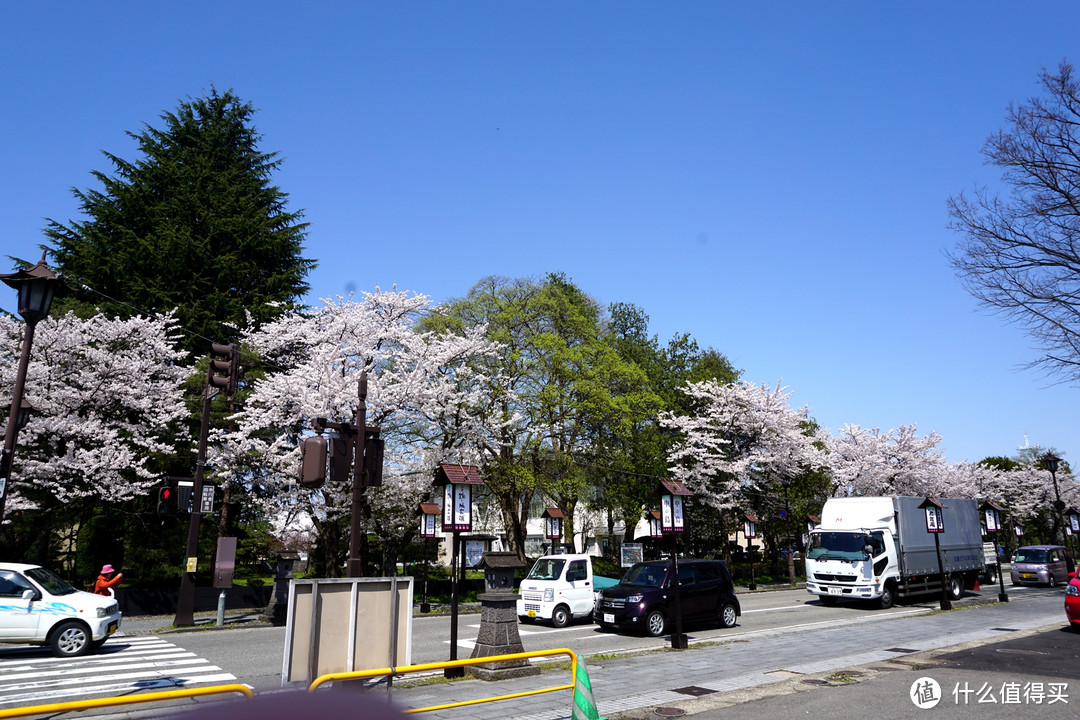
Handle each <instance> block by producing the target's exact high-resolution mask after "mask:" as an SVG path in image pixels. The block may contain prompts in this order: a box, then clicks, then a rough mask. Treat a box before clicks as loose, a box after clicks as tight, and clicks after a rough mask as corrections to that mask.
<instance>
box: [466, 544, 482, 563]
mask: <svg viewBox="0 0 1080 720" xmlns="http://www.w3.org/2000/svg"><path fill="white" fill-rule="evenodd" d="M484 545H485V543H484V541H483V540H466V541H465V567H476V565H477V563H479V562H480V560H481V558H483V557H484Z"/></svg>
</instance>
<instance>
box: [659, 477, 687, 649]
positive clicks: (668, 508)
mask: <svg viewBox="0 0 1080 720" xmlns="http://www.w3.org/2000/svg"><path fill="white" fill-rule="evenodd" d="M656 494H657V495H659V496H660V530H661V532H663V533H668V534H669V535H670V536H671V574H672V578H671V584H672V594H673V596H674V597H673V600H674V603H673V608H674V612H675V628H674V630H673V631H672V633H671V648H672V649H673V650H685V649H686V648H687V647H688V646H689V643H688V642H687V638H686V635H685V634H684V633H683V631H682V630H683V628H682V606H681V602H682V601H681V599H680V596H681V594H682V593H681V591H680V588H679V541H678V534H679V533H681V532H683V530H685V528H686V518H685V515H684V513H683V510H684V507H683V505H684V499H685V498H686V497H689V496H690V494H691V493H690V491H689V490H687V489H686V486H685V485H683V484H682V483H681V482H679V481H677V480H661V481H660V484H659V485H658V486H657V488H656Z"/></svg>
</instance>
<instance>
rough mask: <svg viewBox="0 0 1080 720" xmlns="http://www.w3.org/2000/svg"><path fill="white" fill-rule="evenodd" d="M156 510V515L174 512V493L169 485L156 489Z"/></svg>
mask: <svg viewBox="0 0 1080 720" xmlns="http://www.w3.org/2000/svg"><path fill="white" fill-rule="evenodd" d="M157 511H158V515H172V514H173V513H175V512H176V500H175V494H174V492H173V489H172V488H171V487H163V488H161V489H159V490H158V498H157Z"/></svg>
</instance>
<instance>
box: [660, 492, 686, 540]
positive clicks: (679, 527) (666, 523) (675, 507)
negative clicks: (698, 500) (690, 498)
mask: <svg viewBox="0 0 1080 720" xmlns="http://www.w3.org/2000/svg"><path fill="white" fill-rule="evenodd" d="M660 528H661V529H662V530H663V531H664V532H682V531H683V530H684V528H685V526H684V524H683V499H682V497H680V496H679V495H661V496H660Z"/></svg>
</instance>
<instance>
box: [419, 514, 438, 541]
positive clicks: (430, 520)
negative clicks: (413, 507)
mask: <svg viewBox="0 0 1080 720" xmlns="http://www.w3.org/2000/svg"><path fill="white" fill-rule="evenodd" d="M420 537H426V538H430V537H435V516H434V515H432V514H431V513H424V514H423V515H421V516H420Z"/></svg>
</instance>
